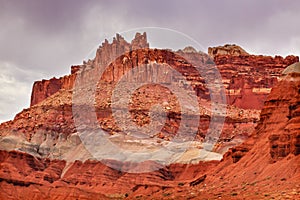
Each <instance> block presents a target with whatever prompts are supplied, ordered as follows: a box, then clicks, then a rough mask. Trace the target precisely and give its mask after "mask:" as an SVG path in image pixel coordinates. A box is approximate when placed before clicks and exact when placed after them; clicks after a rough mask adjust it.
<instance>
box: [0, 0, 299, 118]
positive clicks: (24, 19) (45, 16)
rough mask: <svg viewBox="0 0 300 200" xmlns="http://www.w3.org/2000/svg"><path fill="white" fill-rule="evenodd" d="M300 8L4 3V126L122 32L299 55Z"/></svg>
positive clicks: (0, 47) (212, 0) (274, 2)
mask: <svg viewBox="0 0 300 200" xmlns="http://www.w3.org/2000/svg"><path fill="white" fill-rule="evenodd" d="M299 6H300V1H297V0H294V1H291V0H285V1H281V0H264V1H262V0H248V1H246V0H244V1H243V0H227V1H217V0H207V1H199V0H195V1H188V0H180V1H178V0H175V1H171V0H170V1H167V0H151V1H142V0H132V1H129V0H128V1H125V0H124V1H117V0H115V1H114V0H113V1H107V0H26V1H22V0H0V27H1V28H0V70H1V73H0V84H1V87H0V122H1V121H6V120H8V119H12V118H13V117H14V115H15V114H16V113H17V112H20V111H21V110H22V109H23V108H26V107H29V102H30V94H31V87H32V84H33V82H34V81H35V80H40V79H43V78H44V79H49V78H52V77H53V76H56V77H59V76H62V75H65V74H68V73H69V71H70V66H71V65H72V64H81V63H82V61H83V60H84V59H86V57H87V55H89V52H90V51H91V50H92V49H94V48H95V47H97V46H99V45H100V44H101V42H102V41H103V40H104V38H110V37H111V36H112V35H114V34H115V33H116V32H123V31H127V30H130V29H134V28H139V27H145V26H146V27H162V28H169V29H173V30H176V31H179V32H182V33H184V34H187V35H189V36H190V37H192V38H194V39H195V40H196V41H197V42H199V43H200V44H201V45H202V46H203V47H204V48H205V49H206V48H207V47H209V46H216V45H223V44H225V43H235V44H238V45H240V46H242V47H243V48H244V49H245V50H246V51H248V52H250V53H255V54H267V55H283V56H286V55H289V54H295V55H300V34H299V33H300V21H299V20H300V12H299ZM148 37H149V39H150V43H151V36H150V35H149V34H148ZM180 45H182V44H180ZM180 45H177V46H178V47H179V46H180ZM177 46H176V44H175V46H174V47H177Z"/></svg>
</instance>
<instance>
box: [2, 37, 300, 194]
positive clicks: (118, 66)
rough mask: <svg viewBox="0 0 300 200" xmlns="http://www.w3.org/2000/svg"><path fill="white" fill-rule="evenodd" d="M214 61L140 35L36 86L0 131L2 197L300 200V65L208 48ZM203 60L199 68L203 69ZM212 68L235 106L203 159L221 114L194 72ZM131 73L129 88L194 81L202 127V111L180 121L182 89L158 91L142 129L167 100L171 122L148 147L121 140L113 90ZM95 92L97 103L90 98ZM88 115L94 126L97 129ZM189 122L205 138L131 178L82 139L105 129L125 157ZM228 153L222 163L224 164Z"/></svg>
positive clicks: (140, 113) (291, 59) (137, 97)
mask: <svg viewBox="0 0 300 200" xmlns="http://www.w3.org/2000/svg"><path fill="white" fill-rule="evenodd" d="M208 53H209V55H210V56H211V57H213V60H212V58H211V57H210V56H208V55H206V54H204V53H202V52H197V51H196V50H195V49H194V48H192V47H187V48H185V49H183V50H179V51H176V52H175V51H170V50H164V49H151V48H149V43H148V42H147V36H146V33H144V34H139V33H137V34H136V36H135V38H134V39H133V40H132V42H130V43H129V42H127V41H125V40H124V38H123V37H122V36H120V35H116V37H115V38H114V39H113V41H112V43H109V42H108V41H107V40H106V41H105V42H104V43H102V45H101V46H100V47H99V48H98V50H97V52H96V56H95V58H94V59H92V60H88V61H84V63H83V64H82V65H77V66H72V67H71V74H70V75H67V76H64V77H61V78H52V79H50V80H42V81H37V82H35V83H34V85H33V89H32V94H31V106H30V108H27V109H24V110H23V111H22V112H20V113H19V114H17V115H16V117H15V118H14V120H12V121H9V122H6V123H2V124H1V125H0V149H1V151H0V154H1V156H0V186H1V187H0V199H9V198H13V199H41V198H46V199H66V198H69V199H76V198H77V199H82V198H83V199H94V198H98V199H106V198H108V199H120V198H121V199H122V198H129V199H132V198H140V199H145V198H149V199H150V198H154V199H155V198H156V199H161V198H171V199H172V198H179V199H182V198H194V199H203V198H209V199H211V198H219V197H226V199H229V198H248V199H253V198H263V197H270V198H272V197H274V198H280V197H281V196H282V195H285V197H286V198H291V199H296V198H297V197H299V195H300V191H299V190H300V189H299V188H300V186H299V184H298V182H297V180H298V179H299V178H300V177H299V170H300V168H299V138H300V136H299V133H300V125H299V124H300V120H299V119H298V118H299V116H300V115H299V113H300V112H299V105H300V103H299V101H300V97H299V94H300V85H299V84H300V75H299V71H297V67H296V66H298V65H297V64H294V65H291V64H293V63H296V62H299V58H298V57H296V56H287V57H286V58H282V57H280V56H275V57H271V56H258V55H249V54H248V53H246V51H244V50H243V49H242V48H241V47H238V46H236V45H225V46H224V47H215V48H210V49H209V52H208ZM195 60H197V61H200V62H198V63H197V64H195V62H194V61H195ZM189 61H190V62H189ZM214 63H215V64H216V67H217V68H218V70H219V72H220V74H221V77H222V80H221V81H222V85H223V86H224V92H225V94H226V100H227V104H228V105H226V110H227V111H226V115H225V114H224V113H218V114H217V115H218V117H224V119H225V122H224V126H223V130H222V132H221V135H220V138H217V141H216V144H215V146H214V152H211V153H210V154H209V155H208V156H207V157H206V158H201V157H199V155H201V152H202V150H203V148H204V146H203V145H202V142H203V141H205V140H207V138H208V137H207V135H209V134H208V133H209V130H210V128H211V127H210V126H209V124H210V123H211V120H212V119H213V117H212V113H213V111H212V104H211V102H210V101H211V98H212V97H211V96H210V95H209V89H208V88H207V85H206V81H207V79H205V77H203V76H201V75H200V74H199V73H198V71H197V70H195V69H196V68H195V66H196V65H199V66H198V67H201V66H206V67H207V66H208V68H207V69H206V70H207V71H208V74H209V73H211V72H213V70H212V68H209V66H211V65H214ZM165 65H169V66H172V68H173V69H175V70H176V71H177V72H180V73H181V74H184V75H185V78H186V81H187V82H184V81H178V80H180V79H179V75H178V74H176V73H174V74H173V75H172V76H171V77H172V79H170V78H169V77H168V76H165V73H163V72H162V71H161V69H160V68H161V67H162V66H165ZM289 65H291V66H290V67H288V68H287V69H286V70H285V71H284V73H283V75H282V72H283V70H284V69H285V68H286V67H287V66H289ZM99 66H105V70H103V71H101V72H103V73H102V76H101V77H98V76H95V74H97V73H98V71H99ZM137 66H146V67H149V66H151V70H149V71H147V73H148V75H147V76H139V77H138V79H135V77H136V76H135V73H140V72H139V71H138V70H133V69H134V68H136V67H137ZM145 69H148V68H145ZM127 72H132V74H130V75H128V76H129V79H130V80H131V82H130V83H127V85H128V84H129V85H130V84H133V85H136V84H137V83H139V82H143V81H147V79H148V78H149V77H157V78H160V79H161V80H163V81H164V83H165V84H170V85H172V84H174V85H175V86H179V85H180V86H185V84H187V83H189V84H190V85H191V87H192V89H193V90H194V91H196V96H197V100H198V106H199V113H200V119H199V118H197V116H196V115H195V114H193V113H190V112H187V113H183V112H182V111H181V109H182V107H180V105H179V100H178V96H176V95H175V94H174V93H172V92H169V91H168V90H167V89H166V88H165V87H161V86H159V85H155V84H152V85H150V86H143V87H139V88H138V89H137V90H136V91H135V92H134V93H132V98H131V102H130V105H129V111H130V113H131V119H132V120H133V121H134V122H135V123H136V125H138V126H141V127H142V126H144V125H147V124H149V123H151V118H150V116H149V114H148V113H149V110H150V109H151V107H152V106H153V105H155V104H157V103H159V104H161V105H163V109H164V110H165V111H166V112H167V120H166V123H165V124H155V125H157V126H160V125H161V127H162V129H161V131H160V132H158V133H156V134H155V135H147V134H146V133H145V134H146V135H147V137H148V136H149V138H150V139H149V140H139V141H140V142H139V143H137V142H136V141H135V140H133V139H132V137H131V136H129V135H126V134H125V135H124V134H123V132H124V130H122V129H121V128H120V127H119V124H117V123H116V121H115V120H114V116H113V113H112V102H113V99H112V95H113V93H114V92H116V91H117V93H120V94H122V92H123V91H122V90H124V88H122V87H121V88H119V89H116V88H117V85H118V83H119V82H120V80H122V78H123V77H124V76H125V75H126V76H127V74H128V73H127ZM78 80H81V82H78ZM79 83H80V84H79ZM92 83H97V84H92ZM90 85H94V86H90ZM85 86H88V87H85ZM274 86H275V87H274ZM81 87H82V88H81ZM273 87H274V88H273ZM78 88H79V89H78ZM86 88H87V89H86ZM272 88H273V89H272ZM90 90H91V91H93V92H94V93H92V94H95V95H94V98H89V95H88V94H90ZM119 90H121V91H119ZM220 92H221V89H220ZM270 92H271V93H270ZM124 95H125V93H124ZM182 99H183V102H184V109H185V108H186V109H187V110H189V107H190V106H189V105H190V104H189V102H190V99H189V98H188V97H182ZM77 100H78V102H79V104H78V105H79V107H78V109H79V110H80V111H81V112H82V113H87V114H84V115H81V116H80V117H77V113H76V111H74V110H76V108H77V107H74V102H75V103H76V101H77ZM76 105H77V104H76ZM118 105H119V107H117V108H116V109H117V110H121V111H122V110H124V109H125V107H123V106H122V105H123V104H118ZM120 105H121V106H120ZM91 107H93V108H91ZM91 109H94V111H95V112H94V114H95V116H94V118H95V121H91V120H92V119H94V118H93V116H90V114H89V112H88V111H90V110H91ZM158 114H160V113H158ZM198 115H199V114H198ZM185 116H187V118H188V121H186V123H187V124H197V123H199V124H200V125H199V127H196V128H194V127H193V126H191V130H190V131H191V132H195V133H196V136H195V138H193V140H195V141H194V143H193V145H192V146H191V148H189V149H188V150H187V151H186V152H185V153H184V154H183V155H181V157H180V159H178V160H177V161H176V162H175V163H171V164H169V165H166V166H162V167H161V166H157V165H158V163H156V162H154V161H153V160H151V159H150V160H149V161H146V162H142V163H141V164H140V165H139V166H138V167H139V168H141V169H146V168H149V167H157V168H156V169H157V170H153V171H150V172H145V173H139V174H136V173H130V172H126V170H124V169H126V168H128V167H130V166H131V163H129V162H127V161H126V160H122V161H120V160H111V161H109V162H110V165H107V164H105V162H103V161H102V162H100V161H98V160H95V158H94V156H93V155H91V152H90V151H89V149H87V148H86V147H85V146H84V145H83V143H82V141H81V139H80V137H79V132H80V130H81V128H82V127H83V126H84V125H86V124H88V123H91V124H92V123H96V124H99V125H100V127H101V128H102V129H103V130H105V131H106V133H107V135H108V137H109V138H110V139H111V140H112V141H113V142H115V143H117V144H119V145H123V146H122V147H124V148H125V149H126V148H135V147H137V146H143V145H144V146H146V147H148V143H149V142H153V143H154V144H155V145H154V146H160V145H161V144H165V143H172V140H173V139H174V138H175V137H176V133H177V131H178V129H179V127H180V122H181V120H182V119H183V118H184V117H185ZM220 123H222V121H220ZM217 125H218V122H217ZM222 125H223V124H222ZM92 129H93V127H92V128H91V129H90V130H89V131H91V132H92V131H93V130H92ZM129 131H131V130H129ZM125 132H126V131H125ZM181 137H182V138H183V139H184V138H188V137H189V135H188V134H187V135H185V134H184V135H182V136H181ZM182 138H181V139H182ZM211 139H212V140H215V138H211ZM151 144H152V143H151ZM230 147H232V148H230ZM229 148H230V149H229ZM228 149H229V150H228ZM223 154H224V155H223ZM222 155H223V159H222V160H221V161H215V159H219V158H221V156H222ZM206 159H207V160H206ZM208 160H212V161H208ZM110 166H120V168H118V169H116V168H113V167H110ZM131 167H132V166H131ZM277 190H279V191H277Z"/></svg>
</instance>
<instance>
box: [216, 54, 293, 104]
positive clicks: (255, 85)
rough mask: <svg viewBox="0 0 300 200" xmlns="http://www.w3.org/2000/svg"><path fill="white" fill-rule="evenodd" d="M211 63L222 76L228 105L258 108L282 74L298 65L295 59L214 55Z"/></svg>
mask: <svg viewBox="0 0 300 200" xmlns="http://www.w3.org/2000/svg"><path fill="white" fill-rule="evenodd" d="M214 60H215V63H216V65H217V66H218V68H219V70H220V73H221V74H222V77H223V83H224V86H225V88H226V92H227V99H228V103H229V104H230V105H234V106H237V107H239V108H244V109H257V110H260V109H262V107H263V105H264V102H265V100H266V98H267V96H268V94H269V93H270V91H271V89H272V87H274V86H275V85H276V83H277V82H278V79H279V77H280V76H281V73H282V71H283V70H284V69H285V68H286V67H287V66H289V65H291V64H293V63H295V62H298V61H299V58H298V57H295V56H287V57H286V58H282V57H281V56H275V57H271V56H255V55H238V56H232V55H216V56H215V58H214Z"/></svg>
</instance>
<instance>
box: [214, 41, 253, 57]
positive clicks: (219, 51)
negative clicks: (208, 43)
mask: <svg viewBox="0 0 300 200" xmlns="http://www.w3.org/2000/svg"><path fill="white" fill-rule="evenodd" d="M208 55H209V56H211V57H213V58H214V57H216V56H222V55H231V56H247V55H249V53H247V52H246V51H245V50H244V49H243V48H241V47H240V46H237V45H235V44H225V45H224V46H218V47H209V48H208Z"/></svg>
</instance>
